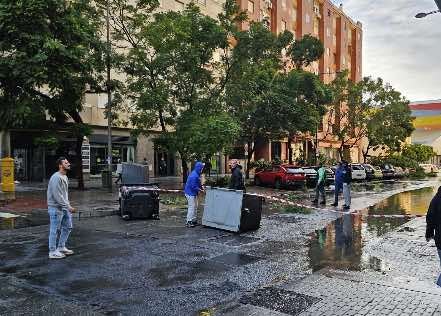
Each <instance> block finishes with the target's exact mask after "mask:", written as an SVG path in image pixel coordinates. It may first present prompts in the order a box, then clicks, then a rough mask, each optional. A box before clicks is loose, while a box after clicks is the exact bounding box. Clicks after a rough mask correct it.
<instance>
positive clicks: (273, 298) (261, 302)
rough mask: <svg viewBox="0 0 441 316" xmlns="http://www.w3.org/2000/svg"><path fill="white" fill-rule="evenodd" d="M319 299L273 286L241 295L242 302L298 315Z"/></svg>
mask: <svg viewBox="0 0 441 316" xmlns="http://www.w3.org/2000/svg"><path fill="white" fill-rule="evenodd" d="M320 300H321V299H319V298H317V297H312V296H308V295H304V294H300V293H295V292H293V291H287V290H284V289H279V288H275V287H266V288H263V289H259V290H257V291H256V292H254V293H253V294H252V295H246V296H243V297H242V298H241V299H240V302H241V303H242V304H250V305H254V306H260V307H264V308H267V309H271V310H274V311H277V312H281V313H285V314H288V315H298V314H300V313H302V312H304V311H305V310H307V309H308V308H309V307H311V306H312V305H313V304H315V303H317V302H319V301H320Z"/></svg>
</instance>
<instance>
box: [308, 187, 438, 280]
mask: <svg viewBox="0 0 441 316" xmlns="http://www.w3.org/2000/svg"><path fill="white" fill-rule="evenodd" d="M435 192H436V188H424V189H419V190H415V191H409V192H403V193H400V194H396V195H393V196H391V197H389V198H387V199H385V200H384V201H382V202H380V203H378V204H376V205H374V206H372V207H369V208H367V209H365V210H363V211H362V212H360V214H345V215H344V216H343V217H341V218H339V219H337V220H335V221H333V222H332V223H330V224H328V225H327V226H326V227H325V228H324V229H321V230H317V231H316V232H315V233H314V236H313V238H312V240H311V243H310V248H309V258H310V265H311V268H312V270H313V271H317V270H320V269H322V268H325V267H329V268H333V269H341V270H364V269H372V270H377V271H385V270H387V267H386V266H385V264H384V263H382V262H381V260H379V259H378V258H374V257H371V256H368V255H365V254H363V245H364V244H365V243H366V242H367V241H368V240H371V239H373V238H375V237H379V236H381V235H383V234H385V233H387V232H389V231H392V230H394V229H395V228H397V227H398V226H401V225H403V224H404V223H406V222H408V221H409V219H408V218H405V217H397V218H378V217H369V215H379V214H384V215H406V214H412V215H424V214H425V213H426V211H427V208H428V205H429V203H430V201H431V199H432V197H433V195H434V194H435Z"/></svg>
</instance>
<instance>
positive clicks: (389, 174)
mask: <svg viewBox="0 0 441 316" xmlns="http://www.w3.org/2000/svg"><path fill="white" fill-rule="evenodd" d="M381 172H382V173H383V178H384V179H392V178H394V177H395V168H394V166H392V165H390V164H385V165H382V166H381Z"/></svg>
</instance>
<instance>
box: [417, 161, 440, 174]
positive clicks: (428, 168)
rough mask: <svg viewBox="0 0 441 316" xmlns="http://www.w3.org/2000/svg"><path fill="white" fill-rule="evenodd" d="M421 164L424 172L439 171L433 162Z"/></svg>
mask: <svg viewBox="0 0 441 316" xmlns="http://www.w3.org/2000/svg"><path fill="white" fill-rule="evenodd" d="M419 166H420V167H421V168H423V170H424V173H433V172H438V171H439V169H438V167H437V166H436V165H433V164H431V163H420V164H419Z"/></svg>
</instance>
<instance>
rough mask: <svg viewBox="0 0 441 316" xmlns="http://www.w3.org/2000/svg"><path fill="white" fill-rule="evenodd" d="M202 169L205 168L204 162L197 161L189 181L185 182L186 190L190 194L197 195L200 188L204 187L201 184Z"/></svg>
mask: <svg viewBox="0 0 441 316" xmlns="http://www.w3.org/2000/svg"><path fill="white" fill-rule="evenodd" d="M202 169H204V164H203V163H202V162H200V161H197V162H196V164H195V166H194V169H193V171H192V172H191V173H190V175H189V176H188V178H187V182H186V183H185V189H184V192H185V194H186V195H189V196H197V195H198V193H199V190H200V189H201V188H202V184H201V173H202Z"/></svg>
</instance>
